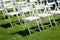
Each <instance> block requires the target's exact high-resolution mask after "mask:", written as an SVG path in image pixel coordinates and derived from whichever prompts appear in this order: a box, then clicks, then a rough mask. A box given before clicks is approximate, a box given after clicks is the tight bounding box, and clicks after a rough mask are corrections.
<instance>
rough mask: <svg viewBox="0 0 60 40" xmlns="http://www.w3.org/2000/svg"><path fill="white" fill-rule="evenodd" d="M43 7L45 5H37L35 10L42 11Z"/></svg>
mask: <svg viewBox="0 0 60 40" xmlns="http://www.w3.org/2000/svg"><path fill="white" fill-rule="evenodd" d="M44 7H45V5H44V4H40V5H39V4H38V5H36V9H43V8H44Z"/></svg>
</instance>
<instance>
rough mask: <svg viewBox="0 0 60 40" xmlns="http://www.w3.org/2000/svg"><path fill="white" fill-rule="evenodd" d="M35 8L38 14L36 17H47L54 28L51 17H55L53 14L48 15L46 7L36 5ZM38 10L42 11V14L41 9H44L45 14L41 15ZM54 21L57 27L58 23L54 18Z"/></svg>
mask: <svg viewBox="0 0 60 40" xmlns="http://www.w3.org/2000/svg"><path fill="white" fill-rule="evenodd" d="M35 8H36V13H37V14H35V15H36V16H39V17H42V18H46V17H47V18H48V20H49V22H50V25H51V27H52V22H51V19H50V16H52V18H53V15H52V14H48V11H47V9H46V7H44V6H40V5H36V6H35ZM38 9H40V12H41V9H44V12H43V13H42V12H41V14H40V13H39V12H38ZM53 21H54V23H55V25H56V22H55V20H54V18H53Z"/></svg>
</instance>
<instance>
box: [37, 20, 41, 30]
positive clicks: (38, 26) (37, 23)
mask: <svg viewBox="0 0 60 40" xmlns="http://www.w3.org/2000/svg"><path fill="white" fill-rule="evenodd" d="M36 23H37V25H38V29H39V31H41V29H40V26H39V24H38V21H37V20H36Z"/></svg>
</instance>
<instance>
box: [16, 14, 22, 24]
mask: <svg viewBox="0 0 60 40" xmlns="http://www.w3.org/2000/svg"><path fill="white" fill-rule="evenodd" d="M16 16H17V19H18V21H19V23H20V24H21V22H20V19H19V17H18V14H17V15H16Z"/></svg>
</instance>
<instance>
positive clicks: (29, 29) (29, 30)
mask: <svg viewBox="0 0 60 40" xmlns="http://www.w3.org/2000/svg"><path fill="white" fill-rule="evenodd" d="M26 26H27V28H28V31H29V34H30V35H31V31H30V29H29V27H28V24H27V22H26Z"/></svg>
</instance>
